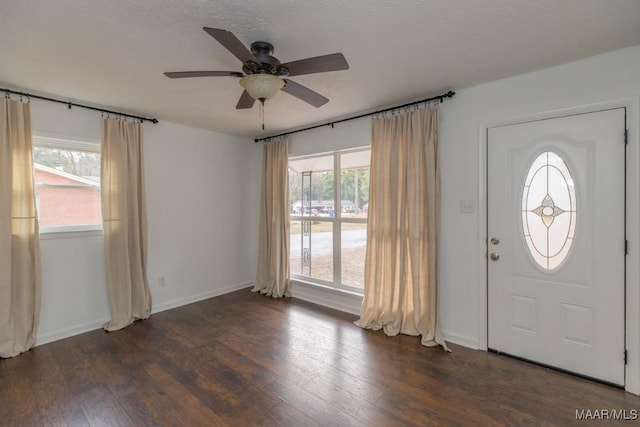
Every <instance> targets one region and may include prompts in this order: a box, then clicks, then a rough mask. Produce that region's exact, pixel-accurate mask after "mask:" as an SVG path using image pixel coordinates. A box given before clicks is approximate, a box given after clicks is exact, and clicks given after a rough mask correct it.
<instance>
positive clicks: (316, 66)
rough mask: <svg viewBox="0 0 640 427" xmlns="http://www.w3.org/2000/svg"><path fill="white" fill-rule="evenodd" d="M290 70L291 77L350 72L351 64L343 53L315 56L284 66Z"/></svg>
mask: <svg viewBox="0 0 640 427" xmlns="http://www.w3.org/2000/svg"><path fill="white" fill-rule="evenodd" d="M282 65H283V66H284V67H287V68H288V69H289V75H290V76H300V75H302V74H313V73H324V72H326V71H338V70H348V69H349V64H348V63H347V60H346V59H344V55H343V54H341V53H332V54H330V55H322V56H315V57H313V58H306V59H300V60H298V61H292V62H287V63H286V64H282Z"/></svg>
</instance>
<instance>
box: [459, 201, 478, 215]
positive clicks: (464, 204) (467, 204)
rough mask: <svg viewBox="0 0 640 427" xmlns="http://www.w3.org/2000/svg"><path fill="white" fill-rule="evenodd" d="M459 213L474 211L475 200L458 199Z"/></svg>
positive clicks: (471, 212)
mask: <svg viewBox="0 0 640 427" xmlns="http://www.w3.org/2000/svg"><path fill="white" fill-rule="evenodd" d="M460 213H462V214H473V213H476V201H475V200H460Z"/></svg>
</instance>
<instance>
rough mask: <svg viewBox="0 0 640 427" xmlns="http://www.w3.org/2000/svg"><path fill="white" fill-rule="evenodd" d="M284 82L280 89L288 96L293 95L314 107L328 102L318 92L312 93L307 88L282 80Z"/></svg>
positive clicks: (291, 81) (327, 99)
mask: <svg viewBox="0 0 640 427" xmlns="http://www.w3.org/2000/svg"><path fill="white" fill-rule="evenodd" d="M284 82H285V85H284V87H283V88H282V91H283V92H287V93H288V94H289V95H293V96H295V97H296V98H299V99H301V100H303V101H304V102H306V103H308V104H311V105H313V106H314V107H322V106H323V105H324V104H326V103H327V102H329V98H325V97H324V96H322V95H320V94H319V93H318V92H314V91H312V90H311V89H309V88H308V87H306V86H302V85H301V84H298V83H296V82H294V81H293V80H288V79H284Z"/></svg>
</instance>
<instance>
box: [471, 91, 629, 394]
mask: <svg viewBox="0 0 640 427" xmlns="http://www.w3.org/2000/svg"><path fill="white" fill-rule="evenodd" d="M614 108H626V117H625V122H626V128H627V132H628V136H627V138H628V139H627V141H628V145H627V152H626V177H625V179H626V194H625V210H626V212H625V218H626V224H625V229H626V235H627V236H626V238H627V239H628V252H627V253H628V255H627V256H626V257H625V265H626V275H625V282H626V283H625V343H626V349H627V365H626V366H625V390H626V391H628V392H630V393H634V394H637V395H640V316H638V313H640V135H639V131H640V117H639V113H640V98H638V97H630V98H622V99H617V100H612V101H605V102H598V103H593V104H587V105H582V106H575V107H568V108H563V109H558V110H552V111H546V112H540V113H532V114H527V115H522V116H516V117H507V118H502V119H486V120H481V121H480V123H479V129H478V131H479V132H478V133H479V141H478V147H479V156H478V158H479V168H478V170H479V175H478V261H479V262H478V266H479V281H478V283H479V289H478V314H479V318H478V346H479V348H480V349H481V350H484V351H487V350H488V327H489V324H488V291H489V288H488V285H489V283H488V258H487V253H488V245H487V239H488V236H487V220H488V212H487V173H488V170H487V160H488V131H489V128H493V127H498V126H506V125H514V124H520V123H526V122H532V121H538V120H544V119H553V118H560V117H565V116H571V115H575V114H582V113H592V112H597V111H602V110H610V109H614ZM620 143H621V144H622V143H623V141H622V139H621V141H620ZM634 313H635V316H634ZM620 357H623V355H620Z"/></svg>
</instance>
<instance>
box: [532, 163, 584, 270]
mask: <svg viewBox="0 0 640 427" xmlns="http://www.w3.org/2000/svg"><path fill="white" fill-rule="evenodd" d="M576 219H577V208H576V190H575V183H574V180H573V176H572V175H571V172H570V171H569V168H568V167H567V164H566V163H565V161H564V160H563V159H562V157H560V156H559V155H558V154H556V153H554V152H552V151H547V152H544V153H542V154H540V155H539V156H538V157H537V158H536V159H535V160H534V161H533V163H532V164H531V167H530V168H529V172H528V173H527V178H526V180H525V183H524V188H523V190H522V229H523V232H524V237H525V240H526V242H527V247H528V248H529V252H530V253H531V256H532V257H533V259H534V261H535V262H536V264H538V265H539V266H540V267H542V268H543V269H544V270H547V271H551V270H554V269H556V268H558V267H560V265H562V263H563V261H564V260H565V259H566V258H567V256H568V255H569V251H570V249H571V246H572V245H573V241H574V236H575V233H576Z"/></svg>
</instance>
